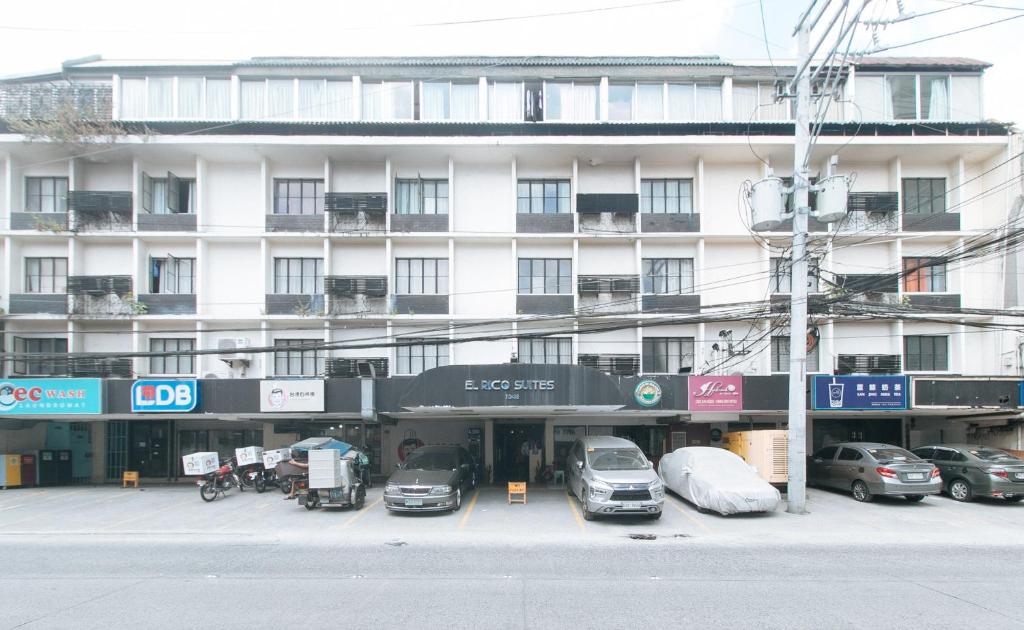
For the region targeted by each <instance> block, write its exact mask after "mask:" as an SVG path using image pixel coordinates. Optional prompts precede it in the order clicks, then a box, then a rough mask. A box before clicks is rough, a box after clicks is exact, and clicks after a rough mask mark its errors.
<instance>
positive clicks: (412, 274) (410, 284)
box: [395, 258, 448, 295]
mask: <svg viewBox="0 0 1024 630" xmlns="http://www.w3.org/2000/svg"><path fill="white" fill-rule="evenodd" d="M395 285H396V287H395V292H396V293H398V294H399V295H447V294H448V259H447V258H396V259H395Z"/></svg>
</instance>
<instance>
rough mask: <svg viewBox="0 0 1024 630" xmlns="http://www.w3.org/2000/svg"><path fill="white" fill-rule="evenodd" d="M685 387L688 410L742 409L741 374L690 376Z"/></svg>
mask: <svg viewBox="0 0 1024 630" xmlns="http://www.w3.org/2000/svg"><path fill="white" fill-rule="evenodd" d="M687 387H688V390H689V396H688V397H687V398H688V400H689V404H690V411H742V410H743V377H742V376H691V377H689V379H688V382H687Z"/></svg>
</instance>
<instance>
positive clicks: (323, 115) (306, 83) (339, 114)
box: [295, 79, 352, 120]
mask: <svg viewBox="0 0 1024 630" xmlns="http://www.w3.org/2000/svg"><path fill="white" fill-rule="evenodd" d="M298 88H299V93H298V97H299V109H298V111H296V112H295V116H296V118H298V119H300V120H351V119H352V82H351V81H325V80H323V79H299V82H298Z"/></svg>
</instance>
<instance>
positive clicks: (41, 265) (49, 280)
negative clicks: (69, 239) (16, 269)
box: [25, 258, 68, 293]
mask: <svg viewBox="0 0 1024 630" xmlns="http://www.w3.org/2000/svg"><path fill="white" fill-rule="evenodd" d="M67 280H68V259H67V258H26V259H25V293H66V292H67Z"/></svg>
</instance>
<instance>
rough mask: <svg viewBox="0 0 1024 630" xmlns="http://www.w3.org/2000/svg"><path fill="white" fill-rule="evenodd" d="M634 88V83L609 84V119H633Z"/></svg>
mask: <svg viewBox="0 0 1024 630" xmlns="http://www.w3.org/2000/svg"><path fill="white" fill-rule="evenodd" d="M633 90H634V85H633V84H632V83H628V84H614V83H613V84H611V85H609V86H608V120H633Z"/></svg>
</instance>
